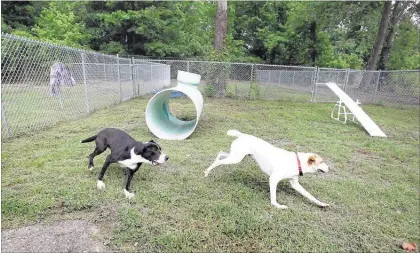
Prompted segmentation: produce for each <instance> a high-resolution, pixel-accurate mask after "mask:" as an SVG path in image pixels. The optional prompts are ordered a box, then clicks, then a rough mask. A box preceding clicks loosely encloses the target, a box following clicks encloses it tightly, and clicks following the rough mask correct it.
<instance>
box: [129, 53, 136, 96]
mask: <svg viewBox="0 0 420 253" xmlns="http://www.w3.org/2000/svg"><path fill="white" fill-rule="evenodd" d="M130 65H131V84H132V85H133V97H135V96H136V83H135V81H134V57H131V64H130Z"/></svg>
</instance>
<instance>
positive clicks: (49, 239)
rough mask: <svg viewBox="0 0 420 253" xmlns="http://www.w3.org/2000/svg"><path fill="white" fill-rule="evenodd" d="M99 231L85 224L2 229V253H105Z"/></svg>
mask: <svg viewBox="0 0 420 253" xmlns="http://www.w3.org/2000/svg"><path fill="white" fill-rule="evenodd" d="M104 245H105V243H104V239H103V237H102V236H101V231H100V229H99V227H97V226H96V225H94V224H91V223H89V222H88V221H84V220H63V221H57V222H54V223H51V224H36V225H32V226H27V227H22V228H17V229H4V230H2V233H1V251H2V252H104V251H109V250H108V249H107V248H106V247H105V246H104Z"/></svg>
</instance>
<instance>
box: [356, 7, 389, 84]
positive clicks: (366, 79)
mask: <svg viewBox="0 0 420 253" xmlns="http://www.w3.org/2000/svg"><path fill="white" fill-rule="evenodd" d="M391 7H392V2H391V1H389V2H385V4H384V8H383V10H382V17H381V23H380V25H379V31H378V36H377V37H376V42H375V44H374V45H373V48H372V52H371V55H370V58H369V61H368V64H367V66H366V70H368V71H366V72H365V73H364V74H363V78H362V80H361V82H360V84H359V89H361V90H367V89H369V88H370V86H371V82H372V78H373V77H374V76H375V74H374V72H372V71H374V70H376V65H377V64H378V61H379V53H380V52H381V49H382V45H383V44H384V40H385V33H386V31H387V29H388V23H389V16H390V13H391Z"/></svg>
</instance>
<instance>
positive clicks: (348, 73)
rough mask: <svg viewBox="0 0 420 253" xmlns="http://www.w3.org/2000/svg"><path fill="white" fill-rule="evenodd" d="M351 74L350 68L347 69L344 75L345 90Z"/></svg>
mask: <svg viewBox="0 0 420 253" xmlns="http://www.w3.org/2000/svg"><path fill="white" fill-rule="evenodd" d="M349 75H350V69H346V76H345V77H344V87H343V91H344V92H345V91H346V88H347V83H348V82H349Z"/></svg>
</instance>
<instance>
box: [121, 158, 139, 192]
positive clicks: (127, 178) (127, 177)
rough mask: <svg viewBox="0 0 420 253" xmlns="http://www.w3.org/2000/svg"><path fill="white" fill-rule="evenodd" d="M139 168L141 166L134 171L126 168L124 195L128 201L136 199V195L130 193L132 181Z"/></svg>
mask: <svg viewBox="0 0 420 253" xmlns="http://www.w3.org/2000/svg"><path fill="white" fill-rule="evenodd" d="M139 167H140V165H139V166H138V167H137V168H136V169H134V170H132V169H130V168H125V184H124V195H125V197H126V198H128V199H131V198H134V193H131V192H130V184H131V180H132V179H133V176H134V173H136V171H137V170H138V169H139Z"/></svg>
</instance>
